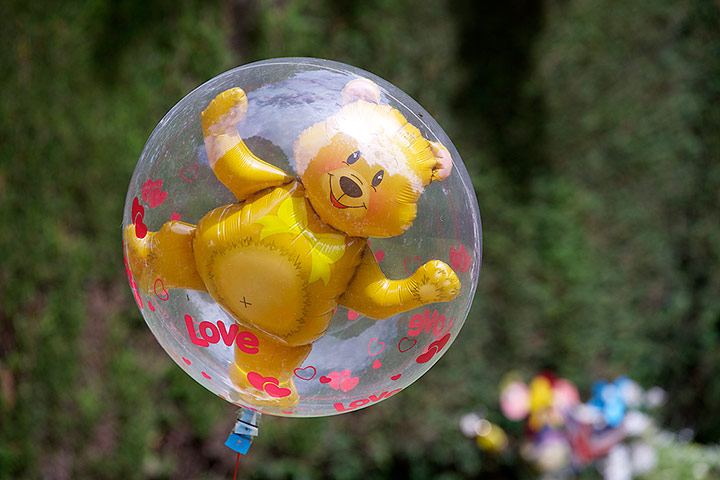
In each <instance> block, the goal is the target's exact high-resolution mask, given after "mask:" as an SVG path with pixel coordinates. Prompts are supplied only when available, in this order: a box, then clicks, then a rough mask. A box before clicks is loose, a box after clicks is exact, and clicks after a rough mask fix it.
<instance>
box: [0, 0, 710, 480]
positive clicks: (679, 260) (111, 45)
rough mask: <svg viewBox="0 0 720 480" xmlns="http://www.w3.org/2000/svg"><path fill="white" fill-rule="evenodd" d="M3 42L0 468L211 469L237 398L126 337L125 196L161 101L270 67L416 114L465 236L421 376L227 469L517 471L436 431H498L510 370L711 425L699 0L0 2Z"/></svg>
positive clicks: (267, 424) (262, 447) (706, 36)
mask: <svg viewBox="0 0 720 480" xmlns="http://www.w3.org/2000/svg"><path fill="white" fill-rule="evenodd" d="M0 45H1V46H2V50H1V51H0V225H1V227H2V228H0V255H1V256H2V257H1V258H2V260H0V295H1V299H2V301H1V304H0V478H2V479H4V478H13V479H16V478H48V479H65V478H77V479H84V478H93V479H95V478H97V479H105V478H107V479H115V478H118V479H119V478H122V479H133V478H149V479H165V478H179V479H190V478H205V479H214V478H231V475H232V471H233V468H234V465H235V457H234V455H232V452H230V451H229V450H227V449H226V448H225V447H224V446H223V445H222V444H223V442H224V439H225V438H226V435H227V433H228V432H229V429H230V428H231V426H232V423H233V420H234V409H233V408H232V406H230V405H229V404H226V403H224V402H223V401H222V400H220V399H218V398H217V397H215V396H213V395H210V394H209V393H208V392H207V391H205V390H203V389H202V387H200V386H199V385H197V384H195V383H194V382H193V381H192V380H191V379H190V378H189V377H187V376H186V375H185V374H184V373H182V372H181V371H180V369H178V368H177V367H176V366H175V365H174V364H173V363H172V361H171V360H170V359H169V358H168V357H167V356H166V355H165V353H164V352H163V351H162V349H161V348H160V347H159V346H158V345H157V344H156V342H155V340H154V339H153V337H152V335H151V334H150V333H149V331H148V329H147V328H146V327H145V324H144V322H143V320H142V317H141V316H140V313H139V312H138V311H137V309H136V308H135V305H134V302H133V300H132V296H131V294H130V291H129V288H128V287H127V281H126V279H125V276H124V266H123V262H122V256H121V252H120V235H121V234H120V224H121V212H122V205H123V201H124V196H125V190H126V188H127V185H128V182H129V179H130V176H131V173H132V170H133V167H134V165H135V162H136V160H137V157H138V156H139V153H140V151H141V149H142V146H143V145H144V143H145V141H146V140H147V137H148V135H149V133H150V132H151V131H152V129H153V127H154V126H155V124H156V123H157V122H158V121H159V120H160V118H162V116H163V115H164V113H165V112H166V111H167V110H169V109H170V108H171V107H172V106H173V105H174V104H175V103H176V102H177V101H179V100H180V99H181V98H182V97H183V96H184V95H186V94H187V93H188V92H189V91H190V90H192V89H193V88H194V87H196V86H197V85H199V84H200V83H202V82H204V81H206V80H208V79H210V78H212V77H213V76H215V75H217V74H219V73H221V72H223V71H225V70H228V69H230V68H232V67H234V66H237V65H240V64H244V63H248V62H250V61H253V60H259V59H263V58H268V57H277V56H312V57H323V58H330V59H334V60H338V61H343V62H346V63H351V64H353V65H356V66H359V67H361V68H364V69H366V70H370V71H372V72H374V73H376V74H378V75H380V76H382V77H384V78H386V79H388V80H389V81H391V82H392V83H394V84H395V85H397V86H399V87H400V88H402V89H403V90H405V91H406V92H408V93H409V94H410V95H412V96H413V97H414V98H416V99H417V100H418V101H419V102H420V103H421V104H422V105H423V106H425V107H426V108H427V109H428V111H430V112H431V113H432V114H433V116H435V118H436V119H437V120H438V121H439V123H440V124H441V125H443V127H444V128H445V130H446V131H447V132H448V134H449V135H450V137H451V138H453V139H454V142H455V144H456V147H457V148H458V150H459V151H460V153H461V155H462V156H463V159H464V161H465V163H466V164H467V166H468V169H469V170H470V171H471V173H472V175H473V182H474V185H475V188H476V192H477V195H478V200H479V204H480V208H481V214H482V216H483V230H484V246H485V251H484V254H483V257H484V260H483V262H484V263H483V271H482V272H481V277H480V284H479V288H478V294H477V298H476V301H475V305H474V307H473V310H472V312H471V314H470V316H469V317H468V319H467V320H466V325H465V327H464V329H463V333H462V336H461V337H460V338H459V339H458V341H457V342H455V344H454V345H453V348H452V349H450V350H449V352H448V353H447V354H446V355H445V356H444V357H443V359H442V361H440V362H439V363H438V364H437V365H436V366H435V368H433V369H432V370H431V371H430V372H429V373H428V374H427V375H426V376H424V377H423V378H422V379H421V380H420V381H418V382H417V383H416V384H415V385H413V386H412V387H410V388H409V389H407V390H406V391H405V392H403V393H402V395H398V396H396V397H394V398H393V399H390V400H388V401H385V402H383V403H382V404H380V405H378V406H375V407H373V408H371V409H366V410H362V411H360V412H357V413H353V414H348V415H344V416H339V417H334V418H330V419H317V420H297V419H296V420H287V419H280V418H266V419H265V421H264V424H263V425H262V429H261V436H260V437H259V438H258V440H257V441H256V443H255V444H254V445H253V448H252V450H251V453H250V455H248V456H247V457H245V458H243V459H241V474H240V476H241V477H242V478H253V479H281V478H293V479H304V478H333V479H354V478H362V479H373V478H418V479H424V478H432V479H438V478H440V479H453V478H531V477H532V476H533V473H532V472H531V471H530V470H528V469H527V467H525V466H523V465H522V463H521V462H520V461H519V459H517V458H515V457H513V456H509V457H504V458H501V459H496V458H491V457H488V456H484V455H482V454H481V453H480V452H479V451H477V449H476V448H475V447H474V445H473V444H472V443H471V442H469V441H467V440H466V439H464V438H463V437H462V436H461V434H460V433H459V430H458V428H457V422H458V419H459V417H460V415H461V414H463V413H465V412H467V411H470V410H473V409H475V408H477V407H478V406H480V405H486V406H488V408H489V409H490V418H491V420H493V421H497V422H499V423H500V424H502V425H503V426H505V427H506V428H507V429H508V430H509V431H510V432H511V433H517V434H519V433H520V432H519V429H518V427H517V426H515V425H511V424H508V422H506V421H503V419H502V418H501V416H500V415H499V412H498V409H497V395H498V384H499V382H500V380H501V378H502V376H503V375H504V374H505V373H506V372H508V371H510V370H518V371H520V372H521V373H523V374H525V375H526V377H529V376H530V375H532V374H533V373H535V372H536V371H537V370H538V369H540V368H553V369H554V370H555V371H556V372H557V373H558V374H560V375H562V376H565V377H567V378H570V379H571V380H573V381H574V382H576V384H577V385H578V386H579V387H580V388H581V390H583V391H584V392H587V388H588V387H589V385H590V383H591V382H592V381H593V380H594V379H596V378H599V377H605V378H614V377H615V376H616V375H618V374H623V373H625V374H629V375H630V376H631V377H633V378H634V379H636V380H637V381H639V382H640V383H641V384H642V385H645V386H651V385H660V386H662V387H663V388H665V389H667V390H668V394H669V403H668V405H667V408H666V411H665V412H664V417H663V419H662V421H663V422H664V424H665V425H666V426H667V427H668V428H670V429H679V428H683V427H690V428H693V429H694V430H695V432H696V438H697V440H698V441H700V442H717V440H718V438H719V437H720V416H718V415H717V414H716V412H717V411H719V410H720V380H718V375H719V374H720V348H719V347H720V339H719V338H718V337H719V335H720V325H719V321H720V269H719V265H720V264H719V263H718V260H719V259H720V215H719V212H720V4H719V3H718V2H717V1H713V0H684V1H671V0H655V1H652V2H646V1H642V0H623V1H621V0H604V1H596V0H544V1H532V0H510V1H507V2H472V1H470V0H437V1H431V2H415V1H411V0H398V1H389V0H366V1H363V2H353V1H351V0H335V1H332V0H318V1H310V0H282V1H281V0H258V1H251V0H211V1H203V2H200V1H195V2H193V1H188V2H176V1H171V0H158V1H151V2H141V1H137V0H127V1H119V2H111V1H106V0H88V1H85V2H50V1H35V2H20V1H16V0H9V1H6V2H2V3H0ZM670 450H671V451H672V449H670ZM687 457H688V458H689V457H691V456H690V455H689V456H687ZM681 460H682V459H681V458H680V459H679V460H678V464H679V463H681ZM718 464H719V463H718V462H717V461H716V463H715V465H716V466H717V465H718ZM673 465H674V463H673ZM669 468H672V466H671V467H669ZM678 468H680V467H678ZM683 468H685V467H683ZM686 470H687V468H686ZM686 470H682V471H686ZM680 471H681V470H678V472H680ZM714 472H715V473H717V470H715V471H714ZM711 474H712V472H711ZM588 475H590V474H588ZM669 475H671V476H670V477H668V476H664V477H662V478H681V477H682V475H684V474H681V473H677V475H680V476H676V477H672V473H670V474H669ZM590 476H591V475H590ZM658 478H660V477H658ZM708 478H710V477H708Z"/></svg>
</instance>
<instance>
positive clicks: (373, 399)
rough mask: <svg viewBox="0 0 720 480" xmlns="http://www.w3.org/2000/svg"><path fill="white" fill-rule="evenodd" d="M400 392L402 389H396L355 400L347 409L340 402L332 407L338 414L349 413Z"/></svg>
mask: <svg viewBox="0 0 720 480" xmlns="http://www.w3.org/2000/svg"><path fill="white" fill-rule="evenodd" d="M400 390H402V388H397V389H395V390H392V391H390V392H387V391H386V392H382V393H381V394H380V395H370V396H369V397H368V398H361V399H359V400H355V401H353V402H350V403H349V404H348V406H347V407H346V406H345V404H343V403H342V402H337V403H335V404H334V405H333V406H334V407H335V410H337V411H338V412H340V413H343V412H349V411H351V410H355V409H357V408H360V407H364V406H365V405H367V404H368V403H370V402H373V403H375V402H379V401H380V400H382V399H383V398H388V397H390V396H392V395H395V394H396V393H398V392H399V391H400Z"/></svg>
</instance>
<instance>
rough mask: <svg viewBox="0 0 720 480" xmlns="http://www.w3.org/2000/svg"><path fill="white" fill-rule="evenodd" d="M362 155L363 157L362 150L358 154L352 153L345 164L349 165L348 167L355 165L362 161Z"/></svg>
mask: <svg viewBox="0 0 720 480" xmlns="http://www.w3.org/2000/svg"><path fill="white" fill-rule="evenodd" d="M360 155H362V153H360V150H358V151H357V152H353V153H351V154H350V156H349V157H348V158H347V160H346V161H345V163H347V164H348V165H352V164H353V163H355V162H357V161H358V160H360Z"/></svg>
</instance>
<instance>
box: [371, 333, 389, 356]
mask: <svg viewBox="0 0 720 480" xmlns="http://www.w3.org/2000/svg"><path fill="white" fill-rule="evenodd" d="M383 350H385V342H381V341H380V340H378V339H377V338H374V337H373V338H371V339H370V341H369V342H368V355H370V356H371V357H375V356H377V355H380V354H381V353H382V351H383Z"/></svg>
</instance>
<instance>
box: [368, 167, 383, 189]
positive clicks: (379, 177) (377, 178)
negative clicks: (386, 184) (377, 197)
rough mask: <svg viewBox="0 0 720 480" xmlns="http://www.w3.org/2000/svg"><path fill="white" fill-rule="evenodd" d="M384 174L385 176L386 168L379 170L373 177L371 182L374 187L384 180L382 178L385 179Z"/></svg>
mask: <svg viewBox="0 0 720 480" xmlns="http://www.w3.org/2000/svg"><path fill="white" fill-rule="evenodd" d="M383 176H385V170H380V171H379V172H377V173H376V174H375V176H374V177H373V179H372V182H370V184H371V185H372V186H373V188H374V187H377V186H378V185H380V182H382V180H383Z"/></svg>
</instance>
